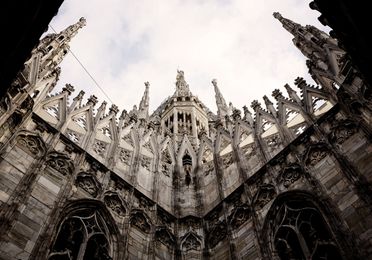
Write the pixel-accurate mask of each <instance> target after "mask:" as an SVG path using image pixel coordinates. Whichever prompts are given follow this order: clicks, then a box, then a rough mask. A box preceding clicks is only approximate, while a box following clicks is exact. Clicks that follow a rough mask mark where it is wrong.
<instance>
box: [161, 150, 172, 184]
mask: <svg viewBox="0 0 372 260" xmlns="http://www.w3.org/2000/svg"><path fill="white" fill-rule="evenodd" d="M161 159H162V160H161V172H162V173H163V174H164V175H165V176H167V177H169V176H170V171H171V168H172V158H171V156H170V154H169V152H168V149H166V150H165V151H164V152H163V153H162V156H161Z"/></svg>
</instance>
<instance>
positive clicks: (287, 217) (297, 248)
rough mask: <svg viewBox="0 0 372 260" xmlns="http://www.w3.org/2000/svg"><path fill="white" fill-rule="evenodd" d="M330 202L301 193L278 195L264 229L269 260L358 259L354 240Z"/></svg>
mask: <svg viewBox="0 0 372 260" xmlns="http://www.w3.org/2000/svg"><path fill="white" fill-rule="evenodd" d="M343 230H345V228H344V226H343V224H342V222H341V219H340V218H339V217H338V215H337V213H336V211H335V210H333V207H332V205H330V203H328V201H326V200H322V201H320V200H319V199H318V198H317V197H316V196H314V195H313V194H311V193H309V192H307V191H301V190H293V191H288V192H285V193H282V194H280V195H279V196H277V198H276V199H275V201H274V202H273V204H272V205H271V207H270V209H269V211H268V213H267V215H266V218H265V221H264V224H263V228H262V238H263V241H264V243H263V244H265V245H267V246H265V247H262V251H263V255H264V256H266V258H267V259H312V260H317V259H319V260H320V259H355V256H356V255H358V254H357V253H356V252H355V251H356V246H355V245H352V243H353V239H350V238H347V237H346V235H345V232H344V231H343ZM275 256H276V258H275Z"/></svg>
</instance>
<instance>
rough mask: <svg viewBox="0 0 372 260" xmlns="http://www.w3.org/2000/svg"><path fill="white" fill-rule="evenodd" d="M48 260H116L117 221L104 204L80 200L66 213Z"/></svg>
mask: <svg viewBox="0 0 372 260" xmlns="http://www.w3.org/2000/svg"><path fill="white" fill-rule="evenodd" d="M63 212H64V214H63V216H62V217H61V220H60V222H59V225H58V227H57V228H56V233H55V236H54V241H53V243H52V245H51V248H50V253H49V255H48V258H47V259H48V260H57V259H58V260H64V259H66V260H88V259H89V260H94V259H97V260H98V259H99V260H101V259H103V260H112V259H115V258H116V255H117V252H118V248H117V235H118V234H119V232H118V229H117V227H116V225H115V224H114V223H115V222H114V220H113V219H112V217H111V216H110V213H109V212H108V210H107V209H106V208H105V207H104V205H103V204H102V202H99V201H93V200H79V201H78V202H77V201H75V202H73V203H71V204H70V205H68V206H67V207H66V208H65V210H64V211H63Z"/></svg>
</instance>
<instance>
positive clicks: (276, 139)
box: [265, 134, 282, 152]
mask: <svg viewBox="0 0 372 260" xmlns="http://www.w3.org/2000/svg"><path fill="white" fill-rule="evenodd" d="M265 141H266V144H267V147H268V150H269V152H273V151H275V150H276V149H278V148H279V147H280V145H281V144H282V141H281V139H280V136H279V134H273V135H271V136H269V137H267V138H265Z"/></svg>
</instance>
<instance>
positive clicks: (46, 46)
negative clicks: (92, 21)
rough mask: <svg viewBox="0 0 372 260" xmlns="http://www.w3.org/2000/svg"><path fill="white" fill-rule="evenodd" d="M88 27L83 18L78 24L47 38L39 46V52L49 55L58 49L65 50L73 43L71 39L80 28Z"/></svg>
mask: <svg viewBox="0 0 372 260" xmlns="http://www.w3.org/2000/svg"><path fill="white" fill-rule="evenodd" d="M85 25H86V20H85V18H84V17H81V18H80V19H79V21H78V22H76V23H75V24H72V25H70V26H69V27H67V28H66V29H64V30H62V31H61V32H60V33H53V34H49V35H47V36H45V37H44V38H43V39H42V40H41V41H40V44H39V46H38V48H37V49H38V50H40V51H43V52H44V53H46V54H47V53H49V52H51V51H53V50H56V49H61V50H62V49H64V48H66V46H67V45H68V43H69V42H70V41H71V39H72V38H73V37H74V36H75V35H76V34H77V33H78V31H79V29H80V28H83V27H84V26H85Z"/></svg>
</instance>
